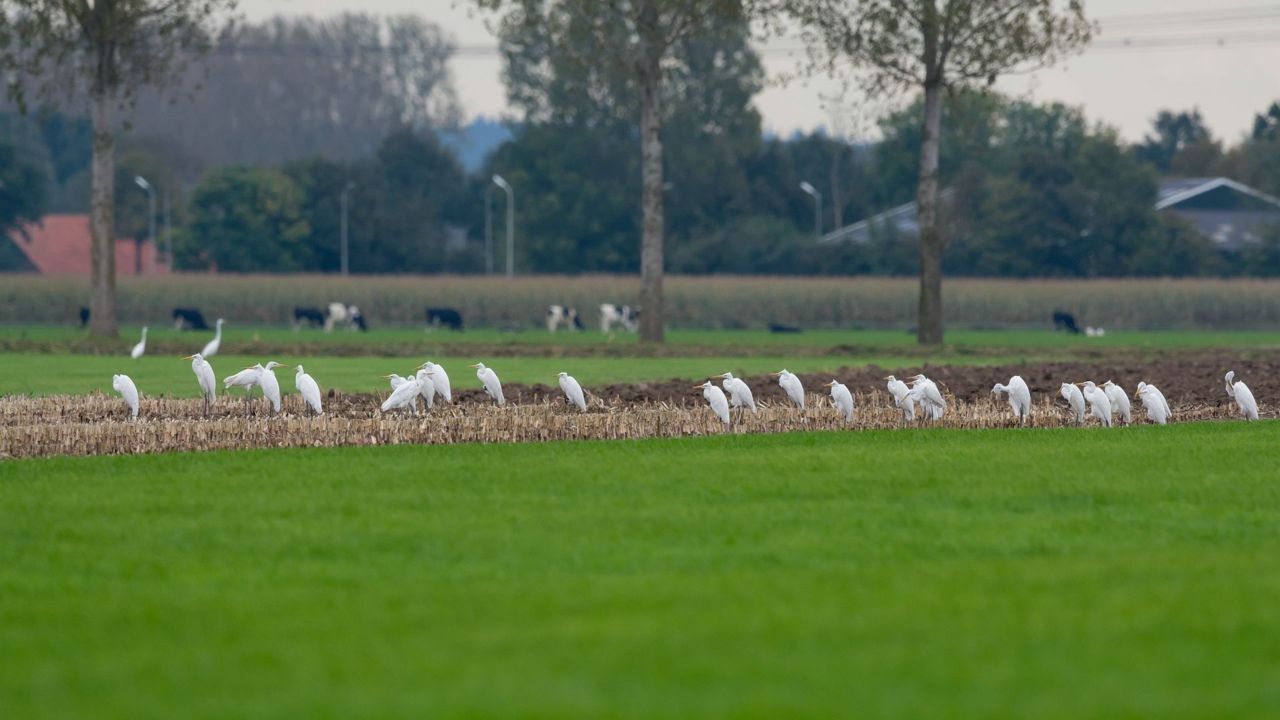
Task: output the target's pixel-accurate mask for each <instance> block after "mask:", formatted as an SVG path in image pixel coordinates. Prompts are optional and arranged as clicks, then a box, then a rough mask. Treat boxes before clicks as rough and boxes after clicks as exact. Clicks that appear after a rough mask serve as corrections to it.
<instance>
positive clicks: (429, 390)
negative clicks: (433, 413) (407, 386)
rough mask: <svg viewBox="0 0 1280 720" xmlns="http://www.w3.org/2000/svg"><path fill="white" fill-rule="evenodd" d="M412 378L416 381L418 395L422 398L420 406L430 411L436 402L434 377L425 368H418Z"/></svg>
mask: <svg viewBox="0 0 1280 720" xmlns="http://www.w3.org/2000/svg"><path fill="white" fill-rule="evenodd" d="M414 377H415V378H417V379H418V394H419V395H421V396H422V404H423V405H424V406H425V407H426V409H427V410H430V409H431V406H432V405H433V404H435V400H436V384H435V382H434V376H433V374H432V372H431V371H430V370H428V369H427V368H425V367H420V368H418V372H416V373H414Z"/></svg>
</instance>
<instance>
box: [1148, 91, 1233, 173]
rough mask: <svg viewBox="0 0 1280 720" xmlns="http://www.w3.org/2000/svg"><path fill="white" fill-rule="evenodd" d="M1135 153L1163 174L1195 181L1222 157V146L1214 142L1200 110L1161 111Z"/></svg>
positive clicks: (1209, 171)
mask: <svg viewBox="0 0 1280 720" xmlns="http://www.w3.org/2000/svg"><path fill="white" fill-rule="evenodd" d="M1137 153H1138V157H1140V158H1142V159H1143V160H1145V161H1147V162H1149V163H1151V164H1152V165H1154V166H1155V168H1156V169H1157V170H1158V171H1160V172H1161V173H1162V174H1166V175H1179V176H1184V177H1194V176H1200V175H1207V174H1209V173H1211V172H1212V171H1213V166H1214V164H1215V163H1216V162H1217V161H1218V159H1219V158H1220V157H1221V155H1222V145H1221V144H1220V143H1219V142H1218V141H1217V140H1215V139H1214V138H1213V134H1212V133H1211V132H1210V131H1209V128H1208V126H1207V125H1205V123H1204V118H1203V117H1202V116H1201V115H1200V110H1199V108H1193V109H1192V110H1190V111H1182V112H1173V111H1171V110H1161V111H1160V112H1159V113H1157V114H1156V117H1155V119H1154V120H1152V121H1151V132H1150V133H1148V134H1147V136H1146V137H1145V138H1143V141H1142V143H1141V144H1140V145H1138V147H1137Z"/></svg>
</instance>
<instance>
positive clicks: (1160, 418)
mask: <svg viewBox="0 0 1280 720" xmlns="http://www.w3.org/2000/svg"><path fill="white" fill-rule="evenodd" d="M1136 397H1137V398H1138V399H1139V400H1141V401H1142V406H1143V407H1145V408H1146V409H1147V417H1148V418H1150V419H1151V422H1153V423H1155V424H1157V425H1164V424H1166V423H1168V422H1169V418H1170V417H1172V413H1170V412H1169V403H1168V401H1166V400H1165V399H1164V394H1163V393H1161V392H1160V390H1159V389H1158V388H1156V386H1155V385H1148V384H1146V383H1144V382H1140V383H1138V392H1137V394H1136Z"/></svg>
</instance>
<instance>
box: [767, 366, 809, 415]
mask: <svg viewBox="0 0 1280 720" xmlns="http://www.w3.org/2000/svg"><path fill="white" fill-rule="evenodd" d="M774 375H777V376H778V385H779V386H781V387H782V391H783V392H785V393H786V394H787V397H788V398H790V399H791V402H792V403H794V404H795V406H796V407H798V408H800V409H801V410H804V385H803V384H802V383H801V382H800V378H799V377H797V376H796V374H795V373H793V372H790V371H788V370H787V369H786V368H783V369H782V370H781V371H779V372H776V373H774Z"/></svg>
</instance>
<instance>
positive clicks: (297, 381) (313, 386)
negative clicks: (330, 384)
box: [293, 365, 324, 415]
mask: <svg viewBox="0 0 1280 720" xmlns="http://www.w3.org/2000/svg"><path fill="white" fill-rule="evenodd" d="M295 369H296V370H297V371H298V373H297V374H296V375H294V376H293V386H294V387H295V388H297V389H298V394H299V395H301V396H302V400H303V402H305V403H306V406H307V407H309V408H311V409H312V410H314V411H315V413H316V414H317V415H323V414H324V409H323V408H322V407H321V406H320V386H319V385H318V384H317V383H316V380H315V378H313V377H311V376H310V375H308V374H307V371H306V370H303V369H302V366H301V365H299V366H297V368H295Z"/></svg>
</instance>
